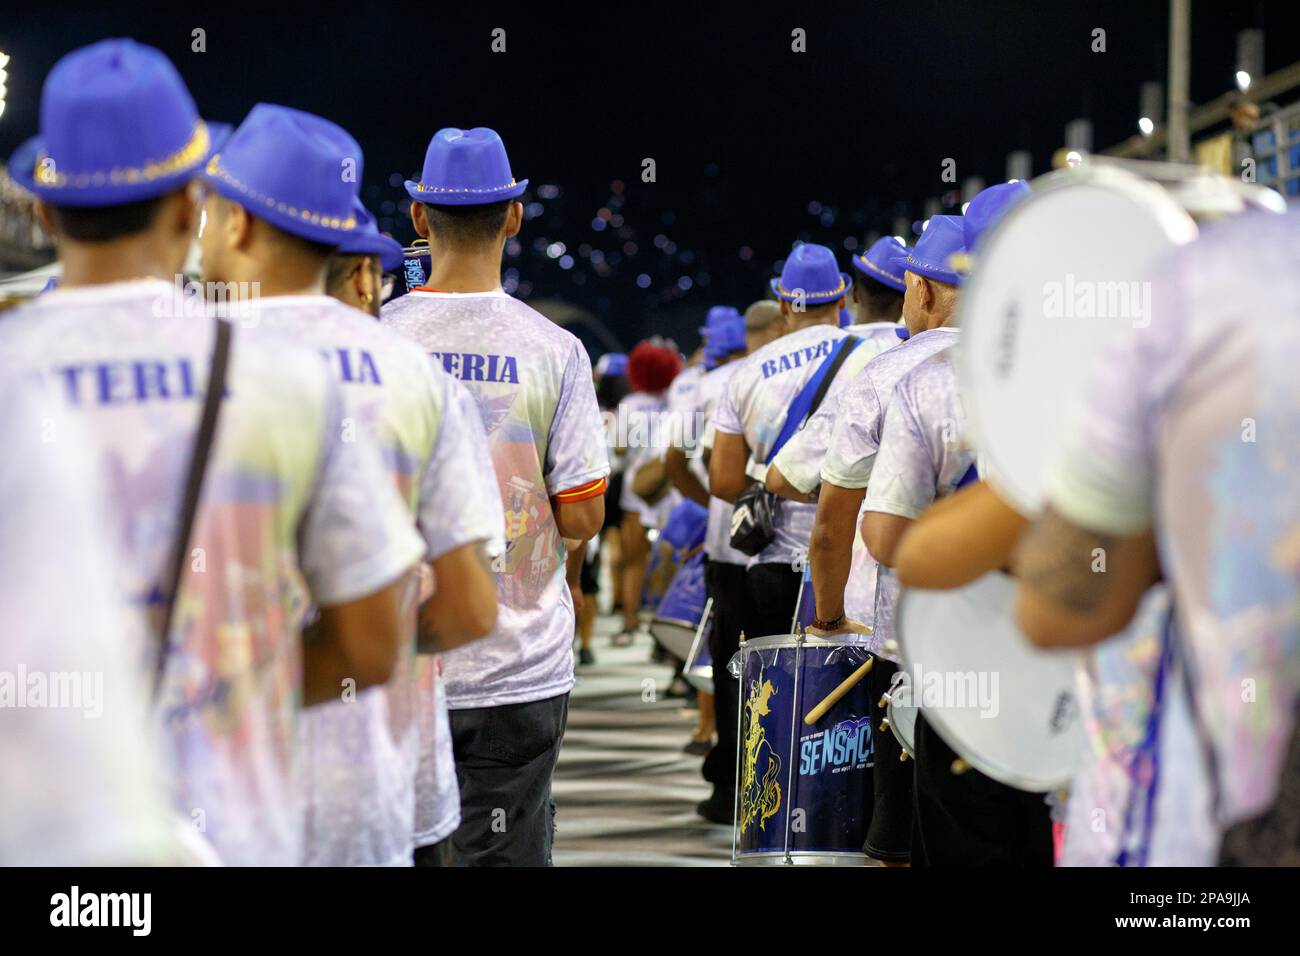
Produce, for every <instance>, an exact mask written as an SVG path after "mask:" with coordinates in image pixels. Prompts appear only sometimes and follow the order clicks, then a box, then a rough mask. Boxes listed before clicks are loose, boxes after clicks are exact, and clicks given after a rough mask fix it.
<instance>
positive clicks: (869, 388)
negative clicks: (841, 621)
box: [780, 328, 957, 653]
mask: <svg viewBox="0 0 1300 956" xmlns="http://www.w3.org/2000/svg"><path fill="white" fill-rule="evenodd" d="M956 341H957V330H956V329H949V328H939V329H929V330H927V331H925V332H919V333H917V334H916V335H914V336H912V337H911V338H910V339H908V340H907V341H906V342H902V343H900V344H899V345H897V346H894V347H892V348H889V349H886V350H885V351H884V352H881V353H880V354H879V355H878V356H877V357H875V358H873V359H872V360H871V361H869V362H868V363H867V364H866V366H865V367H864V368H863V369H862V371H861V372H859V373H858V375H857V376H856V377H855V378H854V379H853V380H852V381H851V382H849V383H848V385H847V386H846V387H845V389H844V390H843V391H842V392H841V393H840V395H839V399H838V401H837V403H836V405H835V406H834V407H833V408H830V409H819V410H818V412H817V414H816V415H814V416H813V418H812V419H810V420H809V422H808V425H807V427H805V429H804V431H805V432H807V433H808V436H809V437H808V438H807V439H805V440H802V441H800V442H799V444H798V445H795V448H794V449H793V450H792V451H791V453H790V456H789V457H788V458H783V459H780V466H781V469H782V470H781V473H782V474H783V475H785V476H786V478H787V479H789V480H790V481H791V482H792V483H794V482H796V481H797V482H799V483H800V485H799V486H802V485H804V484H806V485H807V486H808V490H811V489H812V488H813V487H815V486H816V485H817V484H818V483H819V481H823V480H824V481H830V482H831V483H832V484H834V485H838V486H839V487H841V488H866V487H867V479H868V478H869V477H870V476H871V469H872V466H873V465H874V464H875V458H876V452H877V450H878V449H879V447H880V431H881V428H882V427H883V425H884V419H885V409H886V408H887V407H888V404H889V399H890V397H891V396H892V394H893V391H894V386H895V385H896V384H897V383H898V380H899V379H900V378H902V377H903V376H904V375H906V374H907V373H908V372H909V371H911V369H912V368H914V367H915V366H916V365H918V364H919V363H920V362H922V361H924V360H925V359H926V358H928V357H929V356H931V355H933V354H934V353H935V352H938V351H940V350H941V349H945V348H949V347H950V346H952V345H953V344H954V343H956ZM823 415H825V416H826V418H827V419H828V420H829V423H830V428H829V437H828V438H826V439H825V445H824V446H823V445H820V444H819V441H820V439H821V438H822V436H825V435H826V434H827V427H826V426H827V421H826V420H823ZM799 439H800V436H798V435H796V436H795V440H796V441H799ZM790 444H791V445H794V444H795V441H791V442H790ZM786 447H787V449H788V448H789V445H787V446H786ZM787 469H789V470H787ZM818 472H820V474H818ZM864 510H865V502H864ZM860 519H861V512H859V521H858V524H859V525H861V520H860ZM884 570H887V569H883V568H881V567H880V565H879V563H878V562H877V561H876V560H875V558H873V557H871V553H870V552H869V551H868V550H867V548H866V545H865V544H863V543H862V541H861V536H860V535H859V534H856V533H855V536H854V549H853V565H852V568H851V569H850V572H849V579H848V582H847V584H846V585H845V589H844V609H845V612H846V613H848V614H849V615H850V616H851V617H853V618H854V619H855V620H858V621H861V622H862V623H864V624H869V625H871V626H872V627H873V628H877V626H878V625H877V621H876V620H875V616H876V611H877V603H876V592H877V588H878V586H879V577H880V574H881V572H882V571H884ZM880 626H881V627H883V628H884V629H885V632H887V631H888V628H889V622H888V621H885V622H883V623H882V624H881V625H880ZM881 633H882V631H881V630H876V631H875V632H873V635H872V639H871V641H870V643H871V645H872V647H873V648H875V649H876V650H877V652H878V653H879V652H880V650H881V649H882V648H883V645H884V638H883V637H881V636H880V634H881Z"/></svg>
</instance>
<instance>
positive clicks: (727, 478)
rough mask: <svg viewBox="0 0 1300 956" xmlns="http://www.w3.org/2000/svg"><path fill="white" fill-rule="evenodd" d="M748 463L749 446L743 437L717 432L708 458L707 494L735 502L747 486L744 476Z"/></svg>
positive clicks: (747, 480) (747, 478)
mask: <svg viewBox="0 0 1300 956" xmlns="http://www.w3.org/2000/svg"><path fill="white" fill-rule="evenodd" d="M748 461H749V446H748V445H747V444H745V436H744V435H732V434H729V433H727V432H718V435H717V438H715V439H714V441H713V454H712V455H711V456H710V458H709V494H711V495H713V496H714V497H715V498H721V499H722V500H723V501H735V500H736V496H737V495H739V494H740V493H741V492H742V491H744V490H745V486H746V485H748V484H749V477H748V476H747V475H746V474H745V464H746V462H748Z"/></svg>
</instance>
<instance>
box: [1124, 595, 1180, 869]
mask: <svg viewBox="0 0 1300 956" xmlns="http://www.w3.org/2000/svg"><path fill="white" fill-rule="evenodd" d="M1173 620H1174V611H1173V608H1172V607H1171V608H1169V611H1168V613H1167V614H1166V615H1165V620H1164V624H1163V625H1162V626H1161V628H1160V660H1159V663H1157V665H1156V674H1155V686H1154V689H1153V691H1152V699H1151V713H1149V714H1148V715H1147V725H1146V729H1145V730H1144V731H1143V734H1142V740H1141V742H1140V743H1139V744H1138V746H1137V750H1136V751H1135V752H1134V754H1133V761H1132V763H1131V764H1129V773H1128V776H1129V792H1128V805H1127V806H1126V807H1125V809H1124V829H1123V831H1122V833H1121V834H1120V844H1119V853H1118V854H1117V855H1116V857H1115V865H1116V866H1146V865H1147V857H1148V856H1149V854H1150V852H1151V834H1152V831H1153V830H1154V829H1155V804H1156V791H1157V789H1158V787H1159V784H1160V726H1161V724H1162V723H1163V719H1162V718H1163V712H1164V708H1165V700H1166V698H1165V685H1166V682H1167V681H1168V679H1169V672H1170V670H1171V669H1172V668H1173V667H1174V638H1173ZM1140 795H1145V797H1146V799H1145V807H1144V808H1143V811H1144V812H1143V819H1142V837H1141V841H1140V843H1139V844H1138V846H1137V849H1136V852H1134V853H1130V852H1129V840H1130V835H1131V834H1132V833H1133V830H1134V820H1133V818H1134V816H1136V814H1137V805H1138V800H1139V796H1140Z"/></svg>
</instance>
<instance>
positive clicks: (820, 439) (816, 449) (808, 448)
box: [774, 322, 902, 494]
mask: <svg viewBox="0 0 1300 956" xmlns="http://www.w3.org/2000/svg"><path fill="white" fill-rule="evenodd" d="M898 328H899V326H897V325H894V324H893V323H892V322H869V323H866V324H864V325H850V326H849V327H848V328H846V329H845V330H844V331H845V332H846V333H847V334H849V335H856V336H857V337H858V338H860V339H862V344H861V345H859V346H858V348H857V351H855V352H854V353H853V365H854V369H855V371H856V374H858V375H861V374H862V369H864V368H865V367H866V366H867V365H868V364H869V363H870V362H871V360H872V359H874V358H875V357H876V356H877V355H880V354H881V353H883V352H886V351H888V350H890V349H892V348H895V347H897V346H899V345H901V344H902V342H901V340H900V339H899V338H898V334H897V329H898ZM846 364H847V363H846ZM849 372H850V370H849V369H841V370H840V374H839V376H838V378H839V379H843V380H844V381H843V384H841V385H840V386H839V387H838V388H835V387H833V388H831V389H830V390H829V391H827V393H826V398H825V399H824V400H823V401H822V404H821V407H820V408H818V409H817V411H816V412H815V413H814V414H813V415H811V416H810V417H809V419H808V421H806V422H805V423H804V426H803V428H801V429H799V430H798V431H797V432H795V433H794V435H792V436H791V437H790V440H789V441H788V442H786V443H785V447H784V448H782V449H781V451H780V453H779V454H778V455H777V456H776V459H775V462H774V463H775V465H776V467H777V468H778V469H779V470H780V472H781V474H782V475H783V476H784V477H785V479H786V481H788V482H790V484H791V485H793V486H794V487H795V488H797V489H799V490H800V491H802V492H803V493H804V494H810V493H811V492H813V491H815V490H816V488H817V486H818V485H819V484H821V469H822V462H823V460H824V459H825V458H826V448H827V446H828V445H830V441H831V433H832V432H833V431H834V428H835V422H836V420H837V418H838V416H839V407H840V402H841V401H842V399H843V396H844V395H846V394H847V393H848V391H849V388H850V387H851V382H850V381H849V380H850V379H851V378H853V377H854V375H853V374H846V373H849Z"/></svg>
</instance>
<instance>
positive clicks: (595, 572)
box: [578, 545, 600, 594]
mask: <svg viewBox="0 0 1300 956" xmlns="http://www.w3.org/2000/svg"><path fill="white" fill-rule="evenodd" d="M583 550H585V551H587V553H586V554H585V555H583V558H582V568H581V569H580V570H579V571H578V585H579V587H580V588H581V590H582V593H583V594H597V593H599V592H600V579H599V574H600V549H599V548H597V549H596V550H595V551H591V550H589V549H588V548H587V546H586V545H583Z"/></svg>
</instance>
